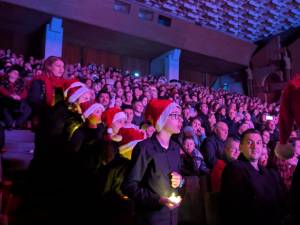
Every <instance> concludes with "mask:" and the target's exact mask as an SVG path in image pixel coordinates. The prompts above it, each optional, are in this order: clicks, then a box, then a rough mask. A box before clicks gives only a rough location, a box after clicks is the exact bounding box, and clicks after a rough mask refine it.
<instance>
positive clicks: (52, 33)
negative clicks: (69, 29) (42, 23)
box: [44, 17, 63, 58]
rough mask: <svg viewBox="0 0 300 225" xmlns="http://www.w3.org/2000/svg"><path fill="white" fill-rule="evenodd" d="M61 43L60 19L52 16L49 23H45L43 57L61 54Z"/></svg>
mask: <svg viewBox="0 0 300 225" xmlns="http://www.w3.org/2000/svg"><path fill="white" fill-rule="evenodd" d="M62 45H63V27H62V19H61V18H57V17H52V19H51V21H50V23H49V24H47V25H46V34H45V54H44V57H45V58H47V57H49V56H59V57H61V56H62Z"/></svg>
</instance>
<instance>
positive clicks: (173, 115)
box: [169, 113, 182, 120]
mask: <svg viewBox="0 0 300 225" xmlns="http://www.w3.org/2000/svg"><path fill="white" fill-rule="evenodd" d="M169 117H171V118H172V119H174V120H179V119H182V115H181V114H177V113H171V114H169Z"/></svg>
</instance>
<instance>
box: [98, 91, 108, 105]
mask: <svg viewBox="0 0 300 225" xmlns="http://www.w3.org/2000/svg"><path fill="white" fill-rule="evenodd" d="M109 101H110V98H109V94H108V93H101V94H100V96H99V103H101V104H102V105H103V106H104V107H107V106H108V105H109Z"/></svg>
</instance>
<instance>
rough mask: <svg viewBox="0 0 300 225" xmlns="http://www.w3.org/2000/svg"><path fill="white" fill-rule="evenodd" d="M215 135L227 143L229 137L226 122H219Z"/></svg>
mask: <svg viewBox="0 0 300 225" xmlns="http://www.w3.org/2000/svg"><path fill="white" fill-rule="evenodd" d="M215 133H216V135H217V137H218V138H219V139H221V140H222V141H226V139H227V136H228V126H227V124H226V123H224V122H217V123H216V126H215Z"/></svg>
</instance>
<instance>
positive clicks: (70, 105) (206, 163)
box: [0, 50, 300, 224]
mask: <svg viewBox="0 0 300 225" xmlns="http://www.w3.org/2000/svg"><path fill="white" fill-rule="evenodd" d="M79 81H80V82H79ZM83 84H84V85H83ZM155 98H158V99H171V100H172V101H174V102H176V103H178V104H179V105H180V106H181V107H182V130H181V132H180V134H178V135H175V136H173V137H172V138H173V139H174V140H175V141H176V142H177V143H179V144H180V146H181V152H180V155H181V161H182V175H184V176H187V177H195V176H196V177H200V176H205V177H209V179H208V180H209V181H208V183H209V185H208V186H209V187H208V189H209V190H211V191H213V192H219V191H220V189H221V186H222V182H221V180H222V173H223V170H224V168H225V166H226V164H229V163H230V162H232V161H235V160H238V158H239V157H240V156H241V153H240V149H239V148H240V144H241V143H240V141H241V137H242V135H243V133H244V132H245V131H247V130H249V129H252V128H255V129H257V130H258V131H259V132H260V136H261V138H262V145H263V152H262V154H261V156H260V159H259V164H260V166H261V167H265V168H274V169H275V171H276V174H277V175H278V176H279V178H280V185H282V187H283V190H284V191H283V193H288V190H289V188H290V186H291V182H292V175H293V172H294V170H295V168H296V165H297V162H298V160H297V158H298V154H300V141H299V140H298V136H297V132H296V131H293V132H292V135H291V139H292V141H293V144H294V146H295V147H296V149H297V150H298V151H296V154H295V156H294V157H293V158H292V159H290V160H281V159H279V158H277V157H276V155H275V154H274V147H275V145H276V142H277V141H278V139H279V131H278V130H279V129H278V120H279V104H278V103H271V104H268V103H266V102H263V101H262V100H261V99H259V98H255V97H254V98H250V97H248V96H245V95H241V94H236V93H230V92H228V91H225V90H222V89H220V90H212V89H210V88H208V87H203V86H201V85H199V84H195V83H190V82H183V81H182V82H180V83H179V82H175V83H168V82H167V81H166V80H165V79H164V78H163V77H155V76H142V77H139V78H137V77H133V76H130V75H128V74H124V73H122V71H120V70H118V69H114V68H111V67H109V68H105V67H104V66H103V65H95V64H90V65H87V66H82V65H81V64H80V63H78V64H71V65H65V64H64V62H63V60H62V59H60V58H58V57H49V58H47V59H45V60H36V59H34V58H33V57H30V58H29V59H28V60H27V59H25V58H24V57H23V56H22V55H16V54H14V53H12V52H11V51H10V50H0V102H1V103H0V111H1V117H0V118H1V129H2V130H4V129H17V128H24V127H25V128H31V129H32V130H33V131H34V132H35V134H36V136H35V137H36V138H35V151H34V159H33V160H32V162H31V165H30V168H29V173H28V194H27V196H26V198H25V199H30V200H29V201H27V202H26V201H24V202H25V203H24V204H25V205H26V204H27V205H26V207H24V208H25V209H24V212H22V213H21V214H22V216H23V217H22V216H21V218H22V220H24V215H25V214H28V209H31V210H32V211H31V212H33V211H34V210H33V209H35V210H45V211H47V212H50V213H49V217H51V219H49V218H48V219H49V221H51V222H53V218H55V219H57V218H60V217H59V216H61V214H60V213H62V212H63V214H64V215H69V216H70V217H72V218H76V219H74V221H76V220H80V219H82V218H81V217H80V216H79V215H85V217H84V219H86V218H87V217H86V215H89V217H90V218H93V219H94V217H93V216H95V215H92V213H93V212H95V210H96V209H97V210H101V211H102V212H104V213H103V215H105V214H107V215H110V217H109V218H112V217H114V216H113V215H118V217H119V219H120V218H121V219H120V220H122V218H123V219H124V217H126V213H124V212H127V211H126V210H128V209H129V208H131V207H132V206H131V204H129V203H128V199H127V198H126V196H124V195H123V193H122V191H121V188H120V186H121V183H122V179H123V178H124V171H125V169H124V168H126V166H127V164H128V160H130V151H129V153H128V151H126V149H125V151H123V152H122V151H121V150H120V149H123V148H121V147H122V146H126V144H127V143H123V142H122V139H123V141H124V139H126V138H125V137H127V136H126V135H127V134H126V129H130V131H132V132H140V134H142V136H143V138H141V139H144V138H149V137H151V136H152V135H153V133H154V132H155V127H153V126H152V125H151V123H150V122H149V121H147V120H146V119H145V118H144V112H145V108H146V106H147V104H148V102H149V100H151V99H155ZM91 101H92V103H90V102H91ZM91 110H94V111H91ZM114 115H125V116H120V117H118V118H114ZM124 128H125V129H124ZM133 130H134V131H133ZM2 133H3V131H2ZM129 136H130V135H129ZM3 139H4V136H3V135H2V139H1V142H2V144H1V146H0V147H1V148H4V147H3V146H4V140H3ZM127 147H128V146H127ZM7 150H9V149H7ZM79 193H84V194H79ZM95 196H98V197H99V198H100V199H101V201H102V202H105V204H104V203H103V204H98V203H97V202H96V200H97V199H98V198H97V197H95ZM41 199H42V201H41ZM62 199H64V200H62ZM114 201H118V204H117V205H118V206H119V208H118V209H114V210H113V213H111V212H110V211H109V209H110V210H111V207H115V205H114V204H113V203H112V202H114ZM41 202H46V203H47V204H42V203H41ZM57 202H59V204H58V203H57ZM78 202H80V204H81V205H84V206H85V207H78ZM120 202H122V203H121V204H120ZM104 205H105V207H104ZM89 206H91V207H89ZM98 206H99V207H100V208H98ZM66 208H67V209H68V210H66ZM25 212H26V213H25ZM83 212H85V213H83ZM68 213H70V214H68ZM29 214H30V213H29ZM71 214H72V215H71ZM95 214H96V213H95ZM43 215H44V214H43ZM50 215H51V216H50ZM53 215H55V216H53ZM74 215H78V216H74ZM44 216H45V215H44ZM46 217H47V216H46ZM68 218H69V217H68ZM104 218H106V216H103V220H105V219H104ZM27 219H28V218H27ZM93 219H91V221H90V222H92V221H95V220H93ZM107 220H109V219H107ZM96 221H97V220H96ZM109 223H111V224H114V223H115V221H106V224H109Z"/></svg>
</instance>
